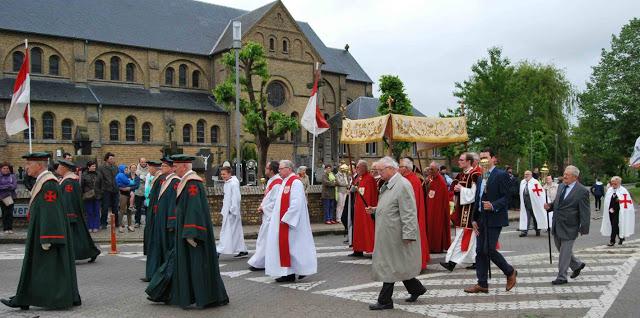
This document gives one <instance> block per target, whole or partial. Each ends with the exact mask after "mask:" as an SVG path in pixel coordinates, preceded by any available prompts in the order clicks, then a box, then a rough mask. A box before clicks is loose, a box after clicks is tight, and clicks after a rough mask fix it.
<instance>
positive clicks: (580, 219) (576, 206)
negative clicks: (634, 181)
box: [544, 166, 591, 285]
mask: <svg viewBox="0 0 640 318" xmlns="http://www.w3.org/2000/svg"><path fill="white" fill-rule="evenodd" d="M579 176H580V170H579V169H578V168H577V167H575V166H567V167H566V168H565V170H564V174H563V176H562V183H563V184H561V185H560V187H558V191H560V194H559V195H558V196H556V199H555V200H554V201H553V203H551V204H548V203H545V205H544V207H545V209H546V210H547V211H553V228H552V229H551V232H552V233H553V239H554V242H555V244H556V248H558V251H559V252H560V256H559V259H558V276H557V278H556V279H555V280H554V281H552V282H551V283H552V284H553V285H563V284H566V283H567V282H568V281H567V270H568V269H569V267H571V270H573V273H571V278H576V277H578V275H580V271H582V269H584V267H585V263H584V262H582V261H581V260H579V259H578V258H577V257H575V256H574V255H573V244H574V243H575V240H576V238H578V233H579V234H582V235H586V234H589V225H590V224H589V222H590V218H591V209H590V207H589V190H587V188H585V187H584V186H583V185H582V184H581V183H580V182H579V181H578V177H579Z"/></svg>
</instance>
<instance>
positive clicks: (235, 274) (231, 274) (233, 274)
mask: <svg viewBox="0 0 640 318" xmlns="http://www.w3.org/2000/svg"><path fill="white" fill-rule="evenodd" d="M249 273H251V271H250V270H241V271H233V272H220V275H222V276H227V277H231V278H236V277H240V276H243V275H246V274H249Z"/></svg>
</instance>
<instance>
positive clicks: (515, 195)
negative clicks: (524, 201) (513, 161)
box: [505, 166, 520, 211]
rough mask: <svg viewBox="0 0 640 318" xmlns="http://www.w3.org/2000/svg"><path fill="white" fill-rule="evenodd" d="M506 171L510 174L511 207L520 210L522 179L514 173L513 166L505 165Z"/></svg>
mask: <svg viewBox="0 0 640 318" xmlns="http://www.w3.org/2000/svg"><path fill="white" fill-rule="evenodd" d="M505 171H506V172H507V174H508V175H509V192H510V193H511V200H509V209H513V210H516V211H518V210H520V181H518V178H516V176H514V175H513V168H511V167H510V166H505Z"/></svg>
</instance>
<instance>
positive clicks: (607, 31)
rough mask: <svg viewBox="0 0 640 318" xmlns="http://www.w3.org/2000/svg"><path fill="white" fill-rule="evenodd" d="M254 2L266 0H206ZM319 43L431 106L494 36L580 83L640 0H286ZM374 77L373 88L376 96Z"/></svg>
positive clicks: (440, 102) (448, 101)
mask: <svg viewBox="0 0 640 318" xmlns="http://www.w3.org/2000/svg"><path fill="white" fill-rule="evenodd" d="M203 1H205V2H211V3H216V4H220V5H225V6H230V7H234V8H240V9H244V10H253V9H256V8H258V7H260V6H262V5H264V4H266V3H269V2H271V1H270V0H241V1H239V0H203ZM283 3H284V5H285V6H286V7H287V9H288V10H289V11H290V12H291V15H292V16H293V17H294V18H295V19H296V20H298V21H304V22H308V23H309V24H310V25H311V27H313V29H314V30H315V31H316V33H317V34H318V35H319V36H320V38H321V39H322V41H323V42H324V43H325V45H327V46H329V47H336V48H343V47H344V45H345V44H347V43H348V44H349V47H350V49H349V51H350V52H351V54H352V55H353V56H354V57H355V58H356V60H357V61H358V62H359V63H360V65H361V66H362V67H363V68H364V70H365V71H366V72H367V74H369V77H371V79H372V80H373V81H374V82H377V81H378V79H379V78H380V76H381V75H384V74H392V75H397V76H399V77H400V79H402V81H403V82H404V84H405V87H406V91H407V93H408V95H409V98H410V99H411V101H412V102H413V106H414V107H416V108H417V109H419V110H420V111H422V112H423V113H425V114H427V115H437V114H438V112H440V111H444V110H445V109H446V108H447V107H454V106H456V105H457V104H456V101H457V100H456V98H455V97H453V94H452V92H453V91H454V83H455V82H461V81H463V80H465V79H467V78H468V77H469V76H470V75H471V65H472V64H473V63H475V62H476V61H477V60H478V59H479V58H482V57H486V56H487V49H488V48H489V47H492V46H499V47H501V48H502V49H503V56H506V57H508V58H509V59H511V61H512V62H514V63H515V62H517V61H521V60H529V61H535V62H539V63H544V64H554V65H555V66H557V67H558V68H560V69H562V70H564V71H565V73H566V76H567V78H568V79H569V81H570V82H571V83H572V84H573V85H574V86H575V87H576V88H577V89H578V90H582V89H584V87H585V82H586V81H587V80H588V79H589V76H590V74H591V67H592V66H594V65H596V64H597V63H598V62H599V60H600V52H601V50H602V48H607V49H608V48H609V47H610V41H611V35H612V34H616V35H617V34H619V32H620V29H621V28H622V26H623V25H625V24H627V23H628V22H629V20H630V19H632V18H633V17H634V16H635V17H637V16H639V15H640V1H639V0H621V1H618V0H616V1H595V0H593V1H591V0H590V1H586V0H558V1H554V0H547V1H532V0H528V1H513V0H500V1H498V0H496V1H488V0H487V1H480V0H464V1H463V0H437V1H436V0H434V1H426V0H425V1H417V0H395V1H389V0H349V1H344V0H315V1H310V0H284V1H283ZM377 90H378V88H377V86H376V85H375V84H374V96H379V93H378V91H377Z"/></svg>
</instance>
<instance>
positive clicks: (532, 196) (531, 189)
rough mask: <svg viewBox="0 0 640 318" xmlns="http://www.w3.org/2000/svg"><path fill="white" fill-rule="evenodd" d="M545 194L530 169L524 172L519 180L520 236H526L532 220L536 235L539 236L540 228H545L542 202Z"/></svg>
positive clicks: (545, 221) (545, 218)
mask: <svg viewBox="0 0 640 318" xmlns="http://www.w3.org/2000/svg"><path fill="white" fill-rule="evenodd" d="M546 200H547V196H546V194H545V192H544V188H542V186H541V185H540V182H538V180H536V179H535V178H533V174H532V173H531V171H528V170H527V171H525V172H524V179H522V181H521V182H520V224H519V227H518V228H519V229H520V231H521V232H522V233H520V237H524V236H527V234H528V232H529V228H530V227H531V224H530V223H529V220H532V221H533V229H534V230H535V231H536V236H540V230H541V229H547V228H548V227H547V211H546V210H545V209H544V204H545V203H547V202H546Z"/></svg>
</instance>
